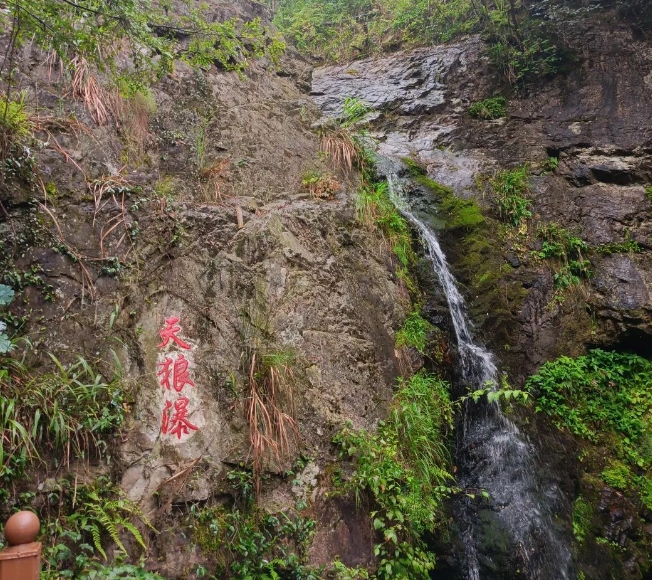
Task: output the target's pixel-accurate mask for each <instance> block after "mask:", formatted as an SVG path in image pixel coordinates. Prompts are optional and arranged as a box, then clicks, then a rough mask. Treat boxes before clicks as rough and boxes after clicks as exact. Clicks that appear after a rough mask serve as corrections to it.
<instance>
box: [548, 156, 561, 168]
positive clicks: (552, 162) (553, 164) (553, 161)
mask: <svg viewBox="0 0 652 580" xmlns="http://www.w3.org/2000/svg"><path fill="white" fill-rule="evenodd" d="M557 167H559V157H548V160H547V161H546V169H547V170H548V171H555V170H556V169H557Z"/></svg>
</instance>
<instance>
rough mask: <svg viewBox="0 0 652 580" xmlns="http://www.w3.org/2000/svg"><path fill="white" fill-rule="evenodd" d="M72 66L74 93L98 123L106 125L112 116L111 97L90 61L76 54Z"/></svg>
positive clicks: (71, 62)
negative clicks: (92, 70) (94, 72)
mask: <svg viewBox="0 0 652 580" xmlns="http://www.w3.org/2000/svg"><path fill="white" fill-rule="evenodd" d="M70 66H71V67H72V73H73V76H72V94H73V97H75V98H77V99H81V100H82V101H83V102H84V105H85V107H86V108H87V109H88V111H89V112H90V114H91V117H93V120H94V121H95V122H96V123H97V124H98V125H106V124H107V123H108V122H109V119H110V118H111V115H110V108H109V104H108V100H109V97H108V95H107V93H106V91H105V90H104V89H103V88H102V86H101V85H100V83H99V81H98V80H97V77H96V76H95V75H94V74H93V73H92V72H91V70H90V66H89V64H88V61H87V60H86V59H85V58H82V57H79V56H76V57H75V58H73V59H72V60H71V61H70Z"/></svg>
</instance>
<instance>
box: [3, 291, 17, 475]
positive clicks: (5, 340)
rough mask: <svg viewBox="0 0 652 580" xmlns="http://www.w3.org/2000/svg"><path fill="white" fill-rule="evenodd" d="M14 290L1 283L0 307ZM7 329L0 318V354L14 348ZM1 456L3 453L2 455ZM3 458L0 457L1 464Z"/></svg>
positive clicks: (7, 301) (6, 301)
mask: <svg viewBox="0 0 652 580" xmlns="http://www.w3.org/2000/svg"><path fill="white" fill-rule="evenodd" d="M14 294H15V293H14V290H13V288H11V286H7V285H6V284H0V307H2V306H7V305H8V304H10V303H11V301H12V300H13V299H14ZM6 330H7V324H6V323H5V322H4V321H2V320H0V355H1V354H7V353H8V352H9V351H10V350H12V349H13V348H14V343H13V342H12V341H11V339H10V338H9V335H8V334H7V333H6V332H5V331H6ZM2 371H3V369H2V367H0V378H1V377H2ZM0 457H1V455H0ZM1 463H2V459H0V464H1Z"/></svg>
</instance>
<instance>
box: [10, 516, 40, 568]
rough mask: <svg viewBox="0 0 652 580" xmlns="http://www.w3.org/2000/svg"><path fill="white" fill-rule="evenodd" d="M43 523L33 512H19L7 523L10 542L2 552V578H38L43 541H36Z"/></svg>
mask: <svg viewBox="0 0 652 580" xmlns="http://www.w3.org/2000/svg"><path fill="white" fill-rule="evenodd" d="M40 527H41V524H40V523H39V521H38V517H36V515H35V514H33V513H32V512H18V513H16V514H14V515H13V516H11V517H10V518H9V519H8V520H7V523H6V525H5V540H6V541H7V544H9V547H8V548H5V549H4V550H2V551H1V552H0V580H38V577H39V574H40V573H41V542H35V541H34V540H35V539H36V536H37V535H38V532H39V529H40Z"/></svg>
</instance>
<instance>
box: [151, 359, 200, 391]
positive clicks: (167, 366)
mask: <svg viewBox="0 0 652 580" xmlns="http://www.w3.org/2000/svg"><path fill="white" fill-rule="evenodd" d="M157 366H159V367H160V368H161V370H159V371H158V372H157V373H156V376H158V377H161V379H160V385H161V386H162V387H163V388H165V389H167V390H168V391H169V390H170V388H173V389H174V390H175V391H176V392H177V393H180V392H181V391H182V389H183V387H185V386H186V385H190V386H191V387H194V386H195V383H193V382H192V380H191V379H190V372H189V371H188V360H187V359H186V357H185V356H183V355H182V354H179V355H178V356H177V358H176V359H173V358H171V357H169V356H166V357H165V359H164V360H163V362H160V363H158V365H157ZM170 381H171V383H170Z"/></svg>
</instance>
